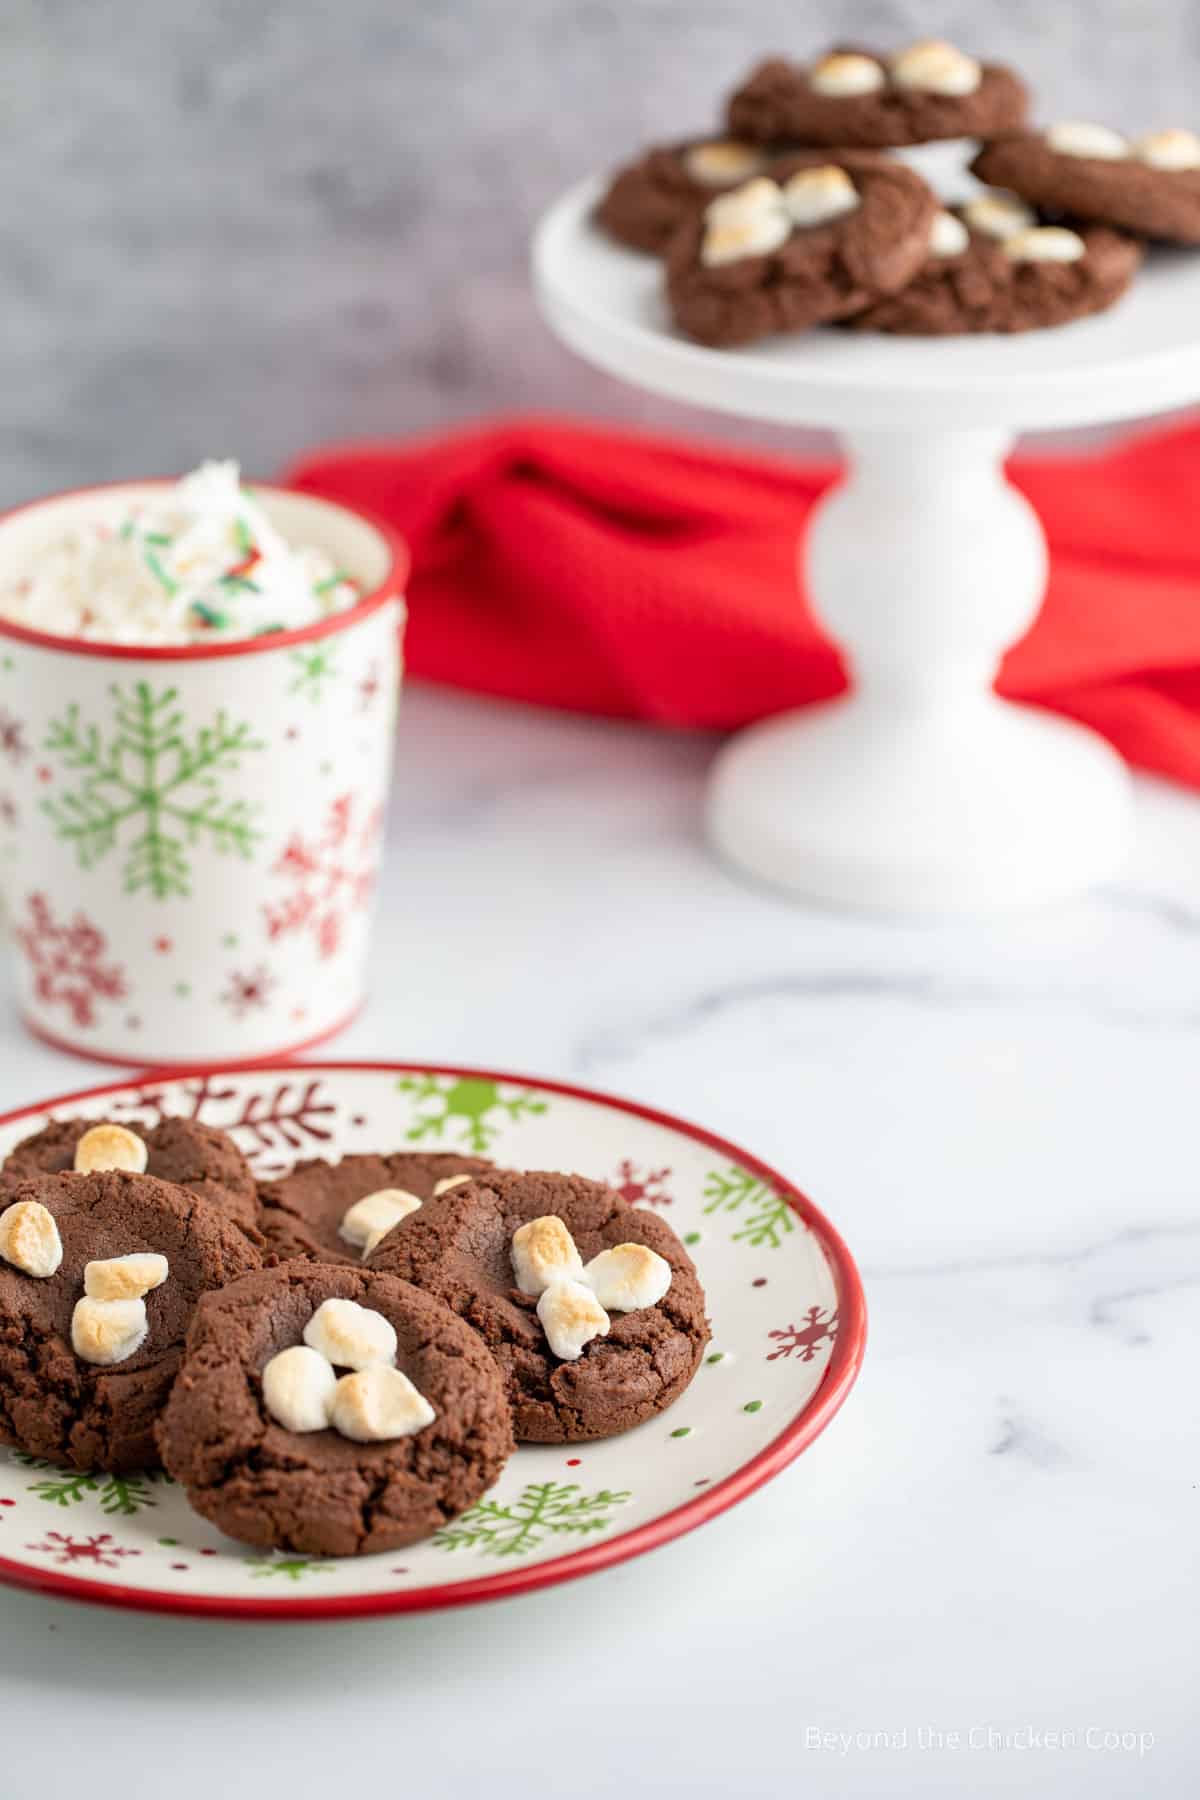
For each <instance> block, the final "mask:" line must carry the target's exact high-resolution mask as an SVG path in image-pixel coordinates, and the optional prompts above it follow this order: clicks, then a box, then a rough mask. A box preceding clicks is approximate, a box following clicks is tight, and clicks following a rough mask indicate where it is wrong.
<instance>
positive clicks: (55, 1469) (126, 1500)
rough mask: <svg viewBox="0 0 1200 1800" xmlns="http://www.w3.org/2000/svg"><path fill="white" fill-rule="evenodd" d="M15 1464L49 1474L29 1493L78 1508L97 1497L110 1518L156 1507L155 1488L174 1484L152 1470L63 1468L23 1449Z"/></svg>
mask: <svg viewBox="0 0 1200 1800" xmlns="http://www.w3.org/2000/svg"><path fill="white" fill-rule="evenodd" d="M15 1461H16V1462H17V1463H19V1464H20V1465H21V1467H22V1468H25V1469H39V1470H41V1469H45V1470H47V1471H49V1473H48V1474H47V1476H46V1479H45V1480H44V1481H34V1482H31V1483H30V1485H29V1487H28V1488H27V1489H26V1492H27V1493H30V1494H35V1495H36V1496H37V1498H38V1499H39V1500H45V1501H46V1502H47V1503H48V1504H49V1505H50V1506H77V1505H78V1504H79V1503H80V1501H82V1500H84V1499H87V1498H89V1497H90V1496H92V1495H94V1496H95V1497H96V1499H97V1500H98V1501H99V1502H100V1511H101V1512H102V1513H107V1514H108V1515H109V1516H110V1517H115V1516H120V1517H122V1518H132V1517H133V1515H134V1514H135V1513H139V1512H142V1511H143V1510H144V1509H145V1508H146V1507H148V1506H157V1505H158V1501H157V1499H156V1497H155V1495H154V1494H153V1493H152V1492H151V1489H152V1486H153V1485H154V1484H156V1483H164V1484H166V1485H167V1486H170V1485H172V1483H171V1478H170V1476H169V1475H165V1474H161V1473H157V1472H155V1471H152V1470H151V1471H147V1472H145V1473H144V1474H136V1475H100V1474H96V1475H90V1474H82V1473H81V1472H80V1471H79V1470H78V1469H62V1468H60V1467H59V1466H58V1464H57V1463H51V1462H47V1461H46V1460H45V1459H44V1458H43V1457H40V1456H28V1455H27V1454H26V1453H25V1452H24V1451H23V1450H19V1451H17V1452H16V1456H15Z"/></svg>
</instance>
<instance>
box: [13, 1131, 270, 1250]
mask: <svg viewBox="0 0 1200 1800" xmlns="http://www.w3.org/2000/svg"><path fill="white" fill-rule="evenodd" d="M112 1122H113V1121H101V1120H99V1119H51V1121H50V1123H49V1124H48V1125H46V1126H44V1127H43V1129H42V1130H41V1131H36V1132H34V1134H33V1135H32V1137H27V1138H23V1139H22V1140H21V1142H20V1143H19V1144H17V1145H16V1146H15V1148H14V1149H12V1150H11V1151H10V1152H9V1154H8V1156H7V1157H6V1158H5V1161H4V1166H3V1168H2V1169H0V1184H2V1187H3V1189H10V1188H12V1187H14V1186H15V1185H16V1184H17V1183H18V1182H21V1181H27V1180H29V1179H30V1178H31V1177H32V1176H36V1175H57V1174H60V1173H61V1172H63V1171H64V1170H69V1169H72V1168H73V1167H74V1163H75V1146H76V1145H77V1144H78V1142H79V1140H80V1138H81V1137H82V1136H83V1134H84V1132H85V1131H90V1130H91V1129H92V1127H93V1126H94V1125H98V1124H101V1123H112ZM121 1124H122V1126H123V1128H124V1129H125V1130H126V1131H132V1132H135V1133H136V1134H137V1136H138V1137H140V1138H141V1139H142V1141H143V1143H144V1144H145V1146H146V1149H147V1151H148V1152H149V1158H148V1161H147V1164H146V1173H147V1174H148V1175H156V1176H157V1177H158V1179H159V1180H160V1181H171V1182H174V1183H175V1185H176V1186H177V1187H183V1188H187V1190H188V1192H189V1193H191V1194H194V1195H195V1197H196V1198H197V1199H198V1200H205V1201H207V1202H208V1203H209V1205H211V1206H215V1207H216V1208H217V1209H218V1211H219V1212H221V1213H223V1214H224V1215H225V1217H226V1218H227V1219H231V1220H232V1221H233V1223H234V1224H235V1225H238V1226H240V1227H241V1229H242V1230H243V1231H245V1232H248V1233H249V1234H250V1236H251V1237H255V1236H256V1233H257V1228H258V1195H257V1192H256V1190H255V1185H254V1175H253V1173H252V1172H251V1169H250V1165H249V1163H248V1162H247V1161H246V1158H245V1157H244V1156H243V1155H242V1153H241V1151H240V1150H239V1149H238V1147H237V1145H236V1144H235V1143H234V1141H233V1139H232V1138H231V1137H229V1136H227V1135H226V1133H225V1132H223V1131H218V1130H216V1128H215V1127H214V1126H212V1125H202V1124H201V1123H200V1122H199V1120H198V1119H163V1120H162V1121H161V1122H160V1123H159V1124H158V1125H143V1124H141V1123H140V1122H139V1121H138V1120H137V1119H124V1120H122V1121H121ZM7 1198H8V1195H7V1193H5V1192H0V1203H2V1202H3V1200H5V1199H7Z"/></svg>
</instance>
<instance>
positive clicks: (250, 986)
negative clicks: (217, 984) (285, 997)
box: [221, 963, 275, 1019]
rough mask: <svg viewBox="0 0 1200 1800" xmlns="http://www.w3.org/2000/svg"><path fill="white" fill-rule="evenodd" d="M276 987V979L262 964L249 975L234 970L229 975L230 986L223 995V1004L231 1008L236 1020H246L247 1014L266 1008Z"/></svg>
mask: <svg viewBox="0 0 1200 1800" xmlns="http://www.w3.org/2000/svg"><path fill="white" fill-rule="evenodd" d="M274 986H275V977H274V976H273V975H272V974H271V972H270V970H268V969H266V968H264V967H263V965H262V963H259V965H258V967H257V968H256V969H251V971H250V973H249V974H248V975H241V974H239V973H238V971H237V970H236V969H233V970H231V971H230V974H229V985H228V987H227V988H226V989H225V992H224V993H223V994H222V995H221V1004H222V1006H227V1007H228V1008H229V1010H230V1012H231V1013H232V1014H233V1016H234V1018H235V1019H244V1018H245V1017H246V1014H247V1013H251V1012H254V1011H255V1010H256V1008H258V1007H263V1006H266V1004H267V1002H268V1001H269V1000H270V998H271V989H272V988H273V987H274Z"/></svg>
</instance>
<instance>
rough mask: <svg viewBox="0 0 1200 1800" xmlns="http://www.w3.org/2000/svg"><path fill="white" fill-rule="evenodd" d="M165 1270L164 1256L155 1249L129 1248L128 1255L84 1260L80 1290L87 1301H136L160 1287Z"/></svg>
mask: <svg viewBox="0 0 1200 1800" xmlns="http://www.w3.org/2000/svg"><path fill="white" fill-rule="evenodd" d="M169 1273H170V1267H169V1265H168V1263H167V1259H166V1257H165V1256H160V1255H159V1254H158V1252H157V1251H156V1250H133V1251H131V1252H130V1253H129V1255H128V1256H109V1257H106V1258H105V1259H104V1261H103V1262H90V1263H85V1264H84V1269H83V1291H84V1293H85V1294H86V1295H87V1297H88V1299H89V1300H140V1299H141V1298H142V1296H143V1294H148V1293H149V1292H150V1290H151V1289H152V1288H156V1287H161V1286H162V1284H163V1282H164V1281H165V1280H166V1279H167V1276H168V1274H169Z"/></svg>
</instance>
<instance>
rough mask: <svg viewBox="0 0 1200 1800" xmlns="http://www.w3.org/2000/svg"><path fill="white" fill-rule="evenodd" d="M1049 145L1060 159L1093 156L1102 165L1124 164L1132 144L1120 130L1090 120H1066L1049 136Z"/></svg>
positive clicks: (1049, 132)
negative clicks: (1110, 163) (1062, 157)
mask: <svg viewBox="0 0 1200 1800" xmlns="http://www.w3.org/2000/svg"><path fill="white" fill-rule="evenodd" d="M1046 143H1047V144H1048V145H1049V146H1050V148H1051V150H1057V151H1058V153H1059V155H1060V156H1090V157H1093V158H1096V159H1098V160H1099V161H1101V162H1120V161H1121V159H1122V157H1125V156H1128V155H1129V145H1128V144H1127V143H1126V141H1125V139H1124V138H1123V137H1122V136H1121V133H1120V132H1119V131H1113V130H1112V129H1111V128H1110V127H1109V126H1107V125H1093V124H1092V123H1091V121H1090V120H1088V119H1064V120H1062V121H1061V122H1060V123H1059V124H1058V125H1052V126H1051V127H1050V129H1049V131H1048V132H1047V133H1046Z"/></svg>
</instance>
